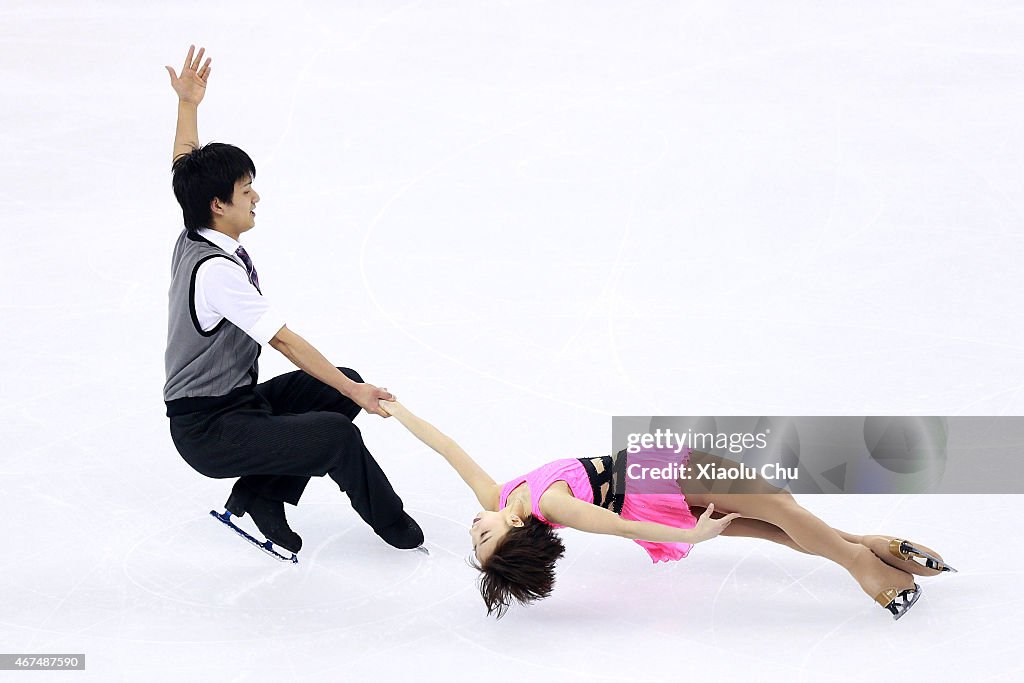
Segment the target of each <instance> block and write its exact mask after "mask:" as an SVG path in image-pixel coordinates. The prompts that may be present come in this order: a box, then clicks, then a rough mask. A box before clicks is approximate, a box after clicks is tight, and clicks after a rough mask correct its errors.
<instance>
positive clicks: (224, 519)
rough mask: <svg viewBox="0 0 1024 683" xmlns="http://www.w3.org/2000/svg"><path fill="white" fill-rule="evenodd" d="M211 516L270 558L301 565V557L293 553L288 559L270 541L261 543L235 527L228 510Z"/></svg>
mask: <svg viewBox="0 0 1024 683" xmlns="http://www.w3.org/2000/svg"><path fill="white" fill-rule="evenodd" d="M210 514H211V515H213V516H214V517H215V518H216V519H217V521H218V522H221V523H222V524H225V525H227V526H229V527H231V528H232V529H234V531H235V533H236V534H238V535H239V536H241V537H242V538H244V539H245V540H246V541H248V542H249V543H252V544H253V545H254V546H256V547H257V548H259V549H260V550H262V551H263V552H265V553H267V554H268V555H270V556H272V557H274V558H276V559H278V560H280V561H282V562H291V563H292V564H298V563H299V557H298V555H296V554H295V553H292V556H291V557H287V556H285V555H282V554H281V553H279V552H277V550H276V549H275V548H274V544H273V543H271V542H270V541H269V540H266V541H263V542H262V543H261V542H260V541H258V540H257V539H256V538H255V537H253V536H252V535H251V534H249V533H248V532H246V531H245V530H244V529H240V528H238V527H237V526H236V525H235V523H234V522H232V521H231V512H229V511H228V510H225V511H224V513H223V514H221V513H219V512H217V511H216V510H210ZM289 552H290V551H289Z"/></svg>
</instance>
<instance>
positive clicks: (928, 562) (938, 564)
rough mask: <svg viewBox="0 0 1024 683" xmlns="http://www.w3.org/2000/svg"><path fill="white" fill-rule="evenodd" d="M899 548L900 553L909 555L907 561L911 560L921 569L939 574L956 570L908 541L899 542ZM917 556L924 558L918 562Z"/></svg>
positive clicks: (955, 571)
mask: <svg viewBox="0 0 1024 683" xmlns="http://www.w3.org/2000/svg"><path fill="white" fill-rule="evenodd" d="M899 549H900V552H901V553H906V554H907V555H908V556H909V557H908V558H907V560H908V561H909V562H913V563H914V564H916V565H917V566H918V567H921V568H923V569H930V570H932V571H934V572H936V573H937V574H940V573H942V572H953V573H954V574H956V573H957V570H956V569H953V567H950V566H949V565H948V564H946V562H945V560H941V559H939V558H938V557H936V556H935V555H932V554H931V553H928V552H925V551H924V550H921V549H920V548H918V547H916V546H915V545H914V544H913V543H911V542H909V541H903V542H902V543H901V544H900V547H899ZM918 558H920V559H922V560H924V562H919V561H918Z"/></svg>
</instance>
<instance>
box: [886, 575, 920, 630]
mask: <svg viewBox="0 0 1024 683" xmlns="http://www.w3.org/2000/svg"><path fill="white" fill-rule="evenodd" d="M900 597H901V598H903V603H902V604H899V605H896V609H897V611H896V613H895V614H893V615H892V620H893V621H899V619H900V617H902V616H903V615H904V614H906V613H907V612H909V611H910V608H911V607H913V606H914V604H915V603H916V602H917V601H918V600H920V599H921V587H920V586H919V585H917V583H915V584H914V592H913V593H911V594H910V600H907V596H906V593H905V592H904V593H901V594H900ZM893 602H895V601H893Z"/></svg>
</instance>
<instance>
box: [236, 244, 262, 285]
mask: <svg viewBox="0 0 1024 683" xmlns="http://www.w3.org/2000/svg"><path fill="white" fill-rule="evenodd" d="M235 253H236V254H238V258H240V259H242V263H244V264H245V272H246V273H248V275H249V282H251V283H252V284H253V285H254V286H255V287H256V289H259V288H260V278H259V276H258V275H256V267H255V266H254V265H252V259H251V258H249V254H248V252H246V250H245V247H242V246H239V247H238V249H236V250H235Z"/></svg>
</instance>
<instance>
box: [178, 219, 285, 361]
mask: <svg viewBox="0 0 1024 683" xmlns="http://www.w3.org/2000/svg"><path fill="white" fill-rule="evenodd" d="M197 232H198V233H199V236H200V237H202V238H204V239H207V240H209V241H210V242H213V243H214V244H215V245H217V246H218V247H220V248H221V249H223V250H224V252H225V253H226V254H227V255H228V256H229V257H230V259H231V261H233V262H234V263H231V262H229V261H228V260H227V259H222V258H211V259H208V260H207V261H205V262H203V264H202V265H201V266H199V269H198V270H197V271H196V290H195V301H194V304H195V309H196V318H197V319H198V320H199V326H200V327H201V328H202V329H203V331H204V332H209V331H210V330H212V329H213V328H214V327H216V326H217V325H218V324H219V323H220V321H221V320H223V319H224V318H227V319H228V320H229V321H230V322H231V324H232V325H234V326H235V327H238V328H239V329H240V330H242V331H243V332H245V333H246V334H247V335H249V336H250V337H252V338H253V339H255V340H256V341H257V342H258V343H260V344H266V343H267V342H269V341H270V340H271V339H273V338H274V335H276V334H277V333H278V332H279V331H280V330H281V328H282V327H284V325H285V319H284V317H283V316H282V315H281V314H280V313H278V312H277V310H276V309H275V308H274V307H273V306H272V305H271V304H270V302H269V301H268V300H267V298H266V297H265V296H261V295H260V293H259V292H258V291H257V290H256V287H255V286H253V284H252V283H251V282H249V276H248V275H247V274H246V271H245V264H243V263H242V260H241V259H240V258H239V257H238V255H237V254H236V253H235V250H237V249H238V247H240V246H241V245H240V244H239V243H238V242H236V241H235V240H233V239H231V238H230V237H228V236H227V235H225V234H224V233H222V232H217V231H216V230H211V229H210V228H200V229H199V230H198V231H197ZM235 264H237V265H235Z"/></svg>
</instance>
